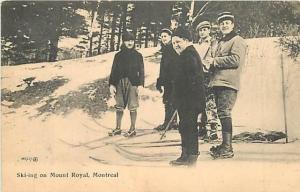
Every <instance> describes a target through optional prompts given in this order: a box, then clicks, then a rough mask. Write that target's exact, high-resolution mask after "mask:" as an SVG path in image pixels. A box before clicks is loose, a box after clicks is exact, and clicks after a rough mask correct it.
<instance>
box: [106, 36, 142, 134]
mask: <svg viewBox="0 0 300 192" xmlns="http://www.w3.org/2000/svg"><path fill="white" fill-rule="evenodd" d="M134 39H135V38H134V35H133V34H132V33H130V32H124V34H123V36H122V41H123V44H122V46H121V51H119V52H118V53H116V55H115V57H114V60H113V64H112V69H111V73H110V76H109V89H110V93H111V95H112V96H114V98H115V100H116V105H115V107H116V128H115V129H113V130H112V131H111V132H109V135H110V136H114V135H120V134H121V121H122V117H123V110H124V109H125V108H126V107H127V108H128V110H129V111H130V119H131V125H130V128H129V130H128V132H126V133H125V135H124V136H126V137H132V136H134V135H136V131H135V122H136V118H137V108H138V107H139V102H138V87H139V86H144V79H145V75H144V62H143V57H142V55H141V54H140V53H139V52H137V51H136V50H135V49H134Z"/></svg>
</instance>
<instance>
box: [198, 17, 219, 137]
mask: <svg viewBox="0 0 300 192" xmlns="http://www.w3.org/2000/svg"><path fill="white" fill-rule="evenodd" d="M210 28H211V24H210V22H209V20H208V19H206V18H204V19H202V20H201V21H200V23H199V24H198V26H197V28H196V31H197V32H198V34H199V37H200V38H199V42H198V45H197V46H196V49H197V51H198V53H199V55H200V57H201V61H202V63H203V72H204V85H205V91H206V108H205V111H204V112H203V113H202V114H201V121H200V123H199V137H200V139H204V140H216V139H218V135H217V127H218V114H217V110H216V104H215V100H214V95H213V92H212V89H210V88H209V86H208V84H209V81H210V76H211V74H210V72H209V68H210V65H209V63H208V62H207V61H206V59H208V58H213V57H214V55H213V54H214V51H215V48H216V45H217V42H216V40H215V39H213V38H212V37H211V36H210ZM207 125H209V126H210V132H209V134H208V131H207V128H206V126H207Z"/></svg>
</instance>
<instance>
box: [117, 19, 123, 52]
mask: <svg viewBox="0 0 300 192" xmlns="http://www.w3.org/2000/svg"><path fill="white" fill-rule="evenodd" d="M122 22H123V21H122V20H121V21H120V25H119V33H118V43H117V51H119V49H120V44H121V35H122V25H123V23H122Z"/></svg>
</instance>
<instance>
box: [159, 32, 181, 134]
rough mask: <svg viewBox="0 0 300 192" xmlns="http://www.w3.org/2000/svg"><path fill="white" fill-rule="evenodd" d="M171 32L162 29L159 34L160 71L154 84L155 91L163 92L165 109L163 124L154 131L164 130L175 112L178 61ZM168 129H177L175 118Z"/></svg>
mask: <svg viewBox="0 0 300 192" xmlns="http://www.w3.org/2000/svg"><path fill="white" fill-rule="evenodd" d="M171 39H172V31H171V30H170V29H168V28H164V29H162V32H161V42H162V45H161V46H162V48H161V52H162V58H161V61H160V71H159V77H158V79H157V82H156V89H157V90H159V92H161V93H162V92H163V104H164V107H165V118H164V122H163V124H161V125H159V126H158V127H156V128H154V129H155V130H158V131H162V130H165V128H166V126H167V124H168V123H169V121H170V120H171V117H172V115H173V114H174V112H175V107H174V103H173V99H172V97H173V95H174V76H175V73H174V70H175V64H176V61H177V59H178V57H179V56H178V54H177V53H176V52H175V50H174V49H173V46H172V41H171ZM170 128H173V129H177V128H178V124H177V116H175V117H174V119H173V121H172V122H171V124H170Z"/></svg>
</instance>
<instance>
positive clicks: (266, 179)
mask: <svg viewBox="0 0 300 192" xmlns="http://www.w3.org/2000/svg"><path fill="white" fill-rule="evenodd" d="M247 42H248V45H249V52H248V56H247V58H248V59H247V62H246V67H245V69H244V73H243V76H242V88H241V91H240V93H239V97H238V101H237V103H236V106H235V109H234V114H233V117H234V124H235V127H234V133H235V134H236V133H240V132H244V131H250V132H255V131H271V130H273V131H283V132H284V119H283V114H284V113H283V99H282V76H281V75H282V74H281V65H280V62H281V60H280V55H281V52H280V51H279V49H278V48H276V47H275V44H274V39H272V38H269V39H252V40H247ZM139 51H140V52H141V53H142V54H143V56H144V62H145V72H146V85H145V88H143V89H141V90H140V98H141V99H140V108H139V111H138V120H137V135H138V136H137V137H136V138H132V139H127V138H124V137H123V136H117V137H114V138H109V137H107V132H108V131H109V130H110V129H112V128H114V126H115V114H114V112H113V111H112V110H107V111H105V110H103V111H101V110H100V112H99V113H101V116H99V117H95V116H93V115H91V113H87V112H86V111H85V109H86V108H84V107H85V105H84V104H83V105H80V106H83V107H82V108H81V107H78V106H76V107H74V104H73V105H72V104H68V103H67V104H66V109H65V108H64V110H66V111H67V112H68V113H61V114H60V113H52V112H51V110H45V111H42V110H41V107H43V106H45V105H46V104H47V103H51V102H52V104H53V106H57V105H55V103H58V101H60V99H61V98H62V100H64V99H66V100H67V101H68V99H69V98H68V97H75V96H76V93H77V92H80V93H81V92H84V91H82V88H83V87H86V86H87V85H90V84H93V83H94V82H95V81H98V80H99V82H102V80H103V79H105V78H106V77H107V76H108V75H109V72H110V69H111V64H112V60H113V56H114V54H115V53H108V54H105V55H99V56H96V57H90V58H82V59H74V60H65V61H58V62H54V63H37V64H28V65H19V66H5V67H2V68H1V76H2V77H1V89H2V94H4V93H7V92H8V91H10V92H18V91H19V93H23V94H26V93H27V92H26V91H25V90H32V89H34V88H35V85H40V84H37V83H39V82H48V83H49V84H50V86H49V87H48V86H47V88H51V90H52V91H51V92H49V94H48V95H43V94H41V95H42V96H39V97H37V96H36V95H39V94H38V93H37V92H34V91H33V93H34V94H36V95H28V100H31V99H32V98H34V97H37V98H36V100H34V101H33V102H32V103H30V102H25V104H19V103H18V105H15V103H16V102H18V97H15V98H14V99H15V100H14V101H8V100H2V121H1V122H2V123H1V125H2V149H3V150H2V157H3V158H2V162H3V167H4V172H3V173H4V174H3V179H4V180H3V184H4V191H10V190H9V189H13V188H12V187H17V188H18V190H17V189H16V190H14V191H68V190H63V189H66V187H71V188H72V190H70V191H83V190H84V189H86V187H87V186H93V188H90V190H89V191H96V190H97V191H99V190H103V189H105V190H104V191H156V192H157V191H196V189H197V191H199V190H201V189H203V191H216V190H220V189H224V187H227V188H226V190H225V191H232V192H234V191H262V192H265V191H272V192H273V191H280V192H283V191H289V192H290V191H297V190H295V189H298V188H299V182H298V181H299V180H300V174H299V171H300V164H299V162H300V153H299V147H300V143H299V141H296V142H292V143H289V144H253V143H252V144H250V143H235V144H234V148H235V152H236V157H235V158H234V159H231V160H225V161H212V160H211V159H210V157H209V155H208V154H207V151H208V149H209V147H210V146H211V144H208V143H203V142H201V143H200V150H201V156H200V158H199V162H198V166H197V167H196V168H195V169H193V170H186V169H174V168H171V167H169V166H168V161H169V160H171V159H174V158H175V157H176V156H177V155H178V154H179V142H180V140H179V135H178V133H177V132H176V131H171V132H168V134H167V137H166V138H165V139H163V140H162V141H160V139H159V138H160V135H159V133H157V132H154V131H153V130H152V128H153V127H155V126H156V125H158V124H159V123H161V122H162V120H163V110H164V109H163V104H162V99H161V94H160V93H159V92H158V91H156V90H155V84H154V83H155V82H156V78H157V76H158V73H159V60H160V56H156V54H155V53H156V52H157V51H158V48H148V49H141V50H139ZM283 62H284V68H285V77H286V79H285V85H286V87H287V88H286V89H287V97H286V98H287V99H286V103H287V125H288V131H289V132H288V133H289V137H290V138H291V140H293V139H294V138H296V137H300V134H299V133H300V131H299V130H300V129H299V127H300V119H299V117H298V116H299V115H298V114H299V112H300V111H299V109H300V101H299V98H300V85H299V83H298V82H299V80H300V65H299V63H297V62H294V61H291V60H290V59H288V58H287V57H286V56H285V55H283ZM29 77H34V78H35V79H34V80H33V82H32V84H31V85H32V86H31V87H29V88H28V87H27V85H26V83H25V82H24V81H23V80H24V79H26V78H29ZM60 79H65V80H66V81H63V82H61V81H60ZM54 81H55V82H56V81H58V82H61V84H58V85H56V84H55V85H54V84H52V83H53V82H54ZM35 83H36V84H35ZM100 84H101V83H99V85H100ZM41 85H44V84H41ZM47 85H48V84H47ZM95 85H98V84H95ZM40 90H41V91H45V90H43V89H40ZM22 91H24V92H22ZM85 91H86V90H85ZM87 91H88V96H89V97H88V98H89V99H90V100H87V101H86V100H84V101H85V102H89V101H90V102H93V101H95V100H94V99H95V97H96V96H97V94H96V93H97V91H99V90H98V89H97V87H96V88H95V87H93V89H91V90H87ZM100 91H104V90H100ZM106 91H107V90H106ZM30 93H31V92H30ZM46 93H48V92H46ZM70 93H71V94H70ZM74 94H75V95H74ZM82 94H85V92H84V93H82ZM19 97H20V98H21V97H22V99H24V98H25V100H26V97H24V95H20V96H19ZM76 101H77V100H76ZM111 101H112V100H111V99H108V103H111ZM79 102H80V100H79ZM95 105H97V103H95ZM99 105H100V104H99ZM87 108H93V106H87ZM91 111H93V110H91ZM122 128H123V130H124V131H125V130H127V129H128V128H129V114H128V112H127V111H126V113H125V116H124V118H123V124H122ZM35 156H36V157H38V158H39V160H38V162H37V163H33V162H31V163H30V162H27V161H24V160H21V158H22V157H35ZM22 171H26V172H38V173H41V172H46V173H49V172H52V171H55V172H64V171H67V172H68V171H69V172H72V171H76V172H97V171H108V172H109V171H110V172H114V171H115V172H119V174H120V175H119V178H118V179H115V180H114V179H105V180H104V179H103V178H102V179H101V178H100V179H99V178H90V179H82V180H76V179H71V178H69V179H65V180H63V179H58V178H56V179H55V178H52V179H49V178H48V179H42V178H39V179H35V180H34V179H28V178H27V179H21V178H17V177H16V173H18V172H22ZM274 174H276V177H273V176H274ZM239 175H243V176H242V177H240V176H239ZM52 181H53V182H52ZM78 181H80V182H78ZM180 182H181V185H179V183H180ZM137 183H138V184H137ZM281 183H286V185H283V184H281ZM24 184H26V186H27V187H25V186H24ZM42 186H51V187H45V188H44V187H43V188H42ZM75 186H76V187H75ZM33 188H34V189H33ZM41 189H43V190H41Z"/></svg>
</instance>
